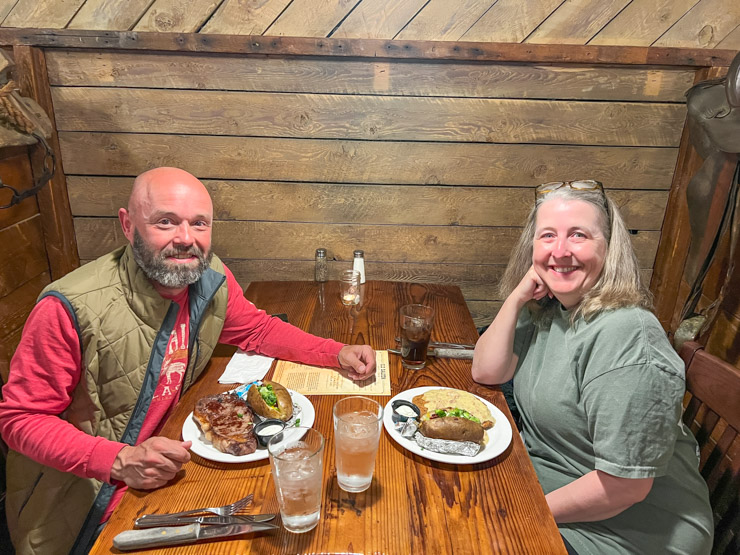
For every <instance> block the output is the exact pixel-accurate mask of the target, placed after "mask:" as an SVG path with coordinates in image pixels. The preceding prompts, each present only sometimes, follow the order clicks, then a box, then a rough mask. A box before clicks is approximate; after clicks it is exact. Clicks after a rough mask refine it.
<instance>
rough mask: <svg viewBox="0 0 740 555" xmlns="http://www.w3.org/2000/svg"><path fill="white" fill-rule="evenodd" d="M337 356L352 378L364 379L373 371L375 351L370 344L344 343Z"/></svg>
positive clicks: (340, 364) (343, 368)
mask: <svg viewBox="0 0 740 555" xmlns="http://www.w3.org/2000/svg"><path fill="white" fill-rule="evenodd" d="M337 358H338V359H339V366H340V367H341V368H342V370H344V371H346V372H347V375H348V376H349V377H350V378H351V379H353V380H364V379H365V378H369V377H370V376H372V375H373V374H374V373H375V351H374V350H373V348H372V347H371V346H370V345H345V346H344V347H342V350H341V351H339V355H338V357H337Z"/></svg>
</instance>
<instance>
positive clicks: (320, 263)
mask: <svg viewBox="0 0 740 555" xmlns="http://www.w3.org/2000/svg"><path fill="white" fill-rule="evenodd" d="M328 274H329V270H328V267H327V263H326V249H316V266H315V268H314V280H315V281H318V282H324V281H326V280H327V278H328Z"/></svg>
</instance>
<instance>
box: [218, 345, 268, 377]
mask: <svg viewBox="0 0 740 555" xmlns="http://www.w3.org/2000/svg"><path fill="white" fill-rule="evenodd" d="M273 360H275V359H273V358H270V357H266V356H262V355H258V354H256V353H252V352H249V353H247V352H245V351H242V350H241V349H238V350H237V351H236V352H235V353H234V356H233V357H231V360H230V361H229V363H228V364H227V365H226V370H224V373H223V374H222V375H221V377H220V378H219V379H218V383H249V382H253V381H255V380H261V379H262V378H264V377H265V374H267V371H268V370H269V369H270V366H271V365H272V361H273Z"/></svg>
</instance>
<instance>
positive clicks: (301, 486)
mask: <svg viewBox="0 0 740 555" xmlns="http://www.w3.org/2000/svg"><path fill="white" fill-rule="evenodd" d="M267 451H268V453H269V454H270V466H271V467H272V478H273V480H274V481H275V494H276V495H277V498H278V503H279V504H280V516H281V517H282V519H283V526H284V527H285V529H286V530H287V531H288V532H293V533H296V534H301V533H303V532H308V531H309V530H313V529H314V528H315V527H316V525H317V524H318V523H319V519H320V518H321V497H322V494H321V490H322V483H323V474H322V469H323V463H322V460H323V456H324V436H322V435H321V433H320V432H318V431H317V430H314V429H313V428H306V427H303V426H301V427H292V428H286V429H285V430H284V431H283V432H281V433H279V434H276V435H274V436H273V437H272V438H271V439H270V441H269V442H268V444H267Z"/></svg>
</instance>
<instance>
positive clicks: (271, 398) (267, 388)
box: [259, 385, 278, 407]
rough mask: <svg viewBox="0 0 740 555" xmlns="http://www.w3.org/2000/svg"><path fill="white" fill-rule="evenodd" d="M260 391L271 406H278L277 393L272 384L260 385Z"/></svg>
mask: <svg viewBox="0 0 740 555" xmlns="http://www.w3.org/2000/svg"><path fill="white" fill-rule="evenodd" d="M259 392H260V396H261V397H262V400H263V401H264V402H265V403H266V404H267V405H269V406H271V407H276V406H277V404H278V402H277V395H275V392H274V391H273V389H272V386H271V385H261V386H259Z"/></svg>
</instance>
